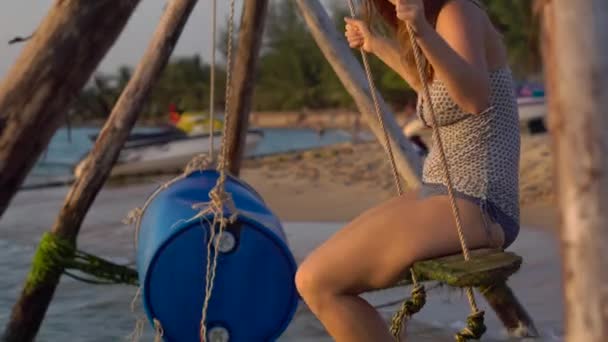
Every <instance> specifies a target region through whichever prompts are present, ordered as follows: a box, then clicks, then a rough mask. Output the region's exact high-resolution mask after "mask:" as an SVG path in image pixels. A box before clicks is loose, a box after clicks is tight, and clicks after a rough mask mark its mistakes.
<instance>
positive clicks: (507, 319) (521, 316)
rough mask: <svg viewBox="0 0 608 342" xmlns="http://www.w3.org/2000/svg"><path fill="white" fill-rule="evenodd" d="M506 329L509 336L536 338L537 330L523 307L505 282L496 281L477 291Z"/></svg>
mask: <svg viewBox="0 0 608 342" xmlns="http://www.w3.org/2000/svg"><path fill="white" fill-rule="evenodd" d="M479 290H480V291H481V293H482V295H483V296H484V298H485V299H486V301H487V302H488V304H490V306H491V307H492V309H494V312H496V315H497V316H498V318H499V319H500V321H501V322H502V324H503V325H504V326H505V328H506V329H507V332H508V334H509V336H513V337H537V336H538V330H537V329H536V326H534V322H533V321H532V318H531V317H530V315H529V314H528V313H527V312H526V309H524V307H523V305H521V303H520V302H519V300H517V297H515V294H514V293H513V291H512V290H511V288H509V286H508V285H507V283H506V281H498V282H496V283H494V284H491V285H486V286H482V287H480V289H479Z"/></svg>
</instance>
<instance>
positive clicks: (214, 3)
mask: <svg viewBox="0 0 608 342" xmlns="http://www.w3.org/2000/svg"><path fill="white" fill-rule="evenodd" d="M211 3H212V8H211V13H212V14H211V15H212V19H211V70H210V73H209V159H211V160H213V156H214V153H215V151H214V147H215V146H214V140H215V139H214V133H215V132H214V127H215V123H214V116H215V46H216V42H215V37H216V35H217V34H216V31H217V0H213V1H212V2H211Z"/></svg>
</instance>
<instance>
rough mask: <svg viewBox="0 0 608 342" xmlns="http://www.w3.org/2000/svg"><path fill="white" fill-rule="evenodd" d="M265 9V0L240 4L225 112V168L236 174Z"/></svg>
mask: <svg viewBox="0 0 608 342" xmlns="http://www.w3.org/2000/svg"><path fill="white" fill-rule="evenodd" d="M267 8H268V0H255V1H245V2H244V3H243V14H242V15H241V25H240V26H239V42H238V49H237V50H236V52H237V55H236V58H235V59H234V63H233V69H232V82H231V84H232V87H231V91H232V95H231V98H232V100H231V103H230V106H229V108H228V110H227V112H226V113H227V114H228V115H229V116H230V118H229V120H228V122H227V124H228V126H227V127H226V130H227V131H226V137H227V138H232V140H231V141H227V143H228V145H227V146H226V147H227V151H226V153H227V154H226V156H227V159H228V163H229V164H228V166H229V168H228V170H229V171H230V173H231V174H233V175H235V176H238V175H239V172H240V169H241V161H242V159H243V154H244V152H245V137H246V135H247V129H248V128H249V112H250V111H251V97H252V95H253V88H254V85H255V79H256V77H255V69H256V64H257V60H258V54H259V51H260V46H261V43H262V35H263V33H264V23H265V21H266V12H267Z"/></svg>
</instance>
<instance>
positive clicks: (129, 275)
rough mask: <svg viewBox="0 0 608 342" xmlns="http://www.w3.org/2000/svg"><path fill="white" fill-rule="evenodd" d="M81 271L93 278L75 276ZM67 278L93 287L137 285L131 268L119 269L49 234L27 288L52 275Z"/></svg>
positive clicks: (36, 259)
mask: <svg viewBox="0 0 608 342" xmlns="http://www.w3.org/2000/svg"><path fill="white" fill-rule="evenodd" d="M70 270H76V271H80V272H82V273H85V274H87V275H89V276H92V278H86V277H84V276H80V275H77V274H74V273H72V272H71V271H70ZM60 272H63V273H65V274H66V275H68V276H70V277H72V278H74V279H76V280H79V281H83V282H86V283H90V284H101V285H105V284H128V285H138V278H137V272H136V271H135V270H133V269H131V268H130V267H127V266H123V265H117V264H115V263H112V262H110V261H108V260H105V259H102V258H100V257H97V256H95V255H93V254H89V253H86V252H83V251H80V250H77V249H76V246H75V245H74V243H72V242H70V241H67V240H65V239H63V238H61V237H59V236H57V235H56V234H53V233H49V232H46V233H44V234H43V235H42V239H41V240H40V243H39V245H38V249H37V250H36V253H35V254H34V260H33V262H32V270H31V272H30V273H29V274H28V277H27V284H28V286H27V288H26V291H27V289H28V288H32V287H36V286H38V285H39V284H40V282H41V281H42V280H43V279H45V278H46V277H47V276H48V274H49V273H60Z"/></svg>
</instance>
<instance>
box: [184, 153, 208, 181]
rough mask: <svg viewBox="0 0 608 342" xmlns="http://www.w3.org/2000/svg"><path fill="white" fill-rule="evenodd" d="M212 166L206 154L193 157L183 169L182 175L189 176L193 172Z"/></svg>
mask: <svg viewBox="0 0 608 342" xmlns="http://www.w3.org/2000/svg"><path fill="white" fill-rule="evenodd" d="M212 164H213V160H211V158H210V157H209V155H207V154H206V153H201V154H199V155H196V156H194V158H192V159H191V160H190V161H189V162H188V164H187V165H186V167H185V168H184V175H186V176H187V175H189V174H191V173H193V172H195V171H202V170H205V169H208V168H210V167H211V165H212Z"/></svg>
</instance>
